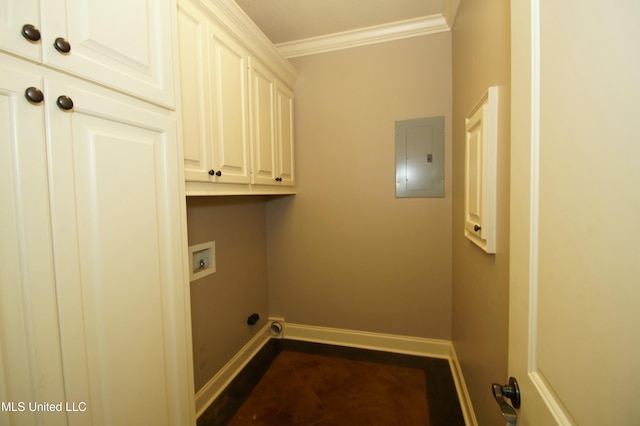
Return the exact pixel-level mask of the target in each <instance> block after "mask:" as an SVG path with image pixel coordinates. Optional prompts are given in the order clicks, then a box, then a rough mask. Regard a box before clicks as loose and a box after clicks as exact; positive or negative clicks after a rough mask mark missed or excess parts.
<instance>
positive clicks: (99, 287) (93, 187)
mask: <svg viewBox="0 0 640 426" xmlns="http://www.w3.org/2000/svg"><path fill="white" fill-rule="evenodd" d="M45 3H46V4H45ZM119 3H123V2H120V1H116V2H115V4H114V2H106V3H105V2H98V1H93V0H67V1H51V2H44V3H42V5H43V8H44V9H45V10H40V8H39V5H40V4H41V3H39V2H29V1H23V0H20V1H18V0H5V1H3V2H0V7H1V8H2V10H3V11H12V14H6V13H5V14H4V15H2V16H1V17H0V20H1V22H0V32H1V33H0V49H1V50H2V51H3V52H0V402H2V410H0V424H3V425H41V424H46V425H66V424H69V425H111V424H113V425H116V424H117V425H140V424H153V425H178V424H179V425H187V424H195V418H194V417H195V408H194V397H193V377H192V375H193V369H192V357H191V340H190V339H191V337H190V336H191V334H190V333H191V332H190V311H189V298H188V297H189V287H188V276H187V271H186V252H187V244H186V226H185V221H186V214H185V203H184V187H183V173H182V165H181V159H182V155H181V146H180V144H179V137H178V124H177V122H178V119H177V114H176V112H175V111H174V110H172V108H174V107H175V96H174V84H173V75H174V71H173V67H174V52H175V49H174V46H173V43H174V40H175V38H174V37H173V36H172V35H173V34H175V32H174V29H175V25H174V23H172V19H173V18H172V17H175V3H172V2H167V1H160V0H146V1H145V0H127V2H126V4H125V3H123V4H119ZM54 4H55V5H57V6H59V7H60V9H56V10H55V11H53V10H49V8H53V5H54ZM122 10H126V11H127V13H122V12H121V11H122ZM44 17H46V18H44ZM26 22H33V23H34V24H32V25H33V27H34V28H35V29H39V30H41V33H40V39H39V40H35V41H28V40H27V38H26V37H25V36H24V35H22V31H23V25H24V24H25V23H26ZM61 28H67V29H68V32H67V33H62V32H61V33H59V34H61V35H60V36H59V37H64V38H65V39H67V41H68V43H69V44H70V45H71V51H70V52H68V53H64V54H62V53H59V52H57V51H56V50H55V47H53V43H54V41H55V38H54V39H53V40H52V39H51V38H52V37H53V36H52V34H53V33H54V32H55V33H56V37H58V35H57V34H58V33H57V32H56V29H61ZM133 29H136V30H138V31H139V33H137V34H139V39H136V40H128V38H129V37H131V32H130V31H131V30H133ZM29 31H31V29H29ZM8 34H11V36H9V35H8ZM16 34H17V36H16ZM156 36H157V37H156ZM163 40H165V41H166V44H164V45H161V44H160V43H162V42H163ZM123 49H124V50H123ZM55 55H59V57H58V56H55ZM53 58H55V59H53ZM67 60H68V61H67ZM78 77H82V79H81V78H78ZM96 83H98V84H96ZM165 107H168V108H165Z"/></svg>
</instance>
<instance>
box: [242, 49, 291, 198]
mask: <svg viewBox="0 0 640 426" xmlns="http://www.w3.org/2000/svg"><path fill="white" fill-rule="evenodd" d="M251 114H252V115H251V117H252V122H251V129H252V135H251V138H252V152H253V158H252V183H255V184H263V185H274V184H275V185H285V186H293V185H294V178H293V92H292V91H291V90H290V89H289V88H288V87H286V85H284V83H282V82H281V81H280V80H278V78H277V77H276V76H275V75H274V74H273V73H272V72H271V71H269V70H268V69H267V68H266V67H265V66H264V65H263V64H262V63H260V62H259V61H258V60H256V59H254V58H252V61H251Z"/></svg>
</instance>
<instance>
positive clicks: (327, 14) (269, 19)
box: [235, 0, 460, 57]
mask: <svg viewBox="0 0 640 426" xmlns="http://www.w3.org/2000/svg"><path fill="white" fill-rule="evenodd" d="M235 1H236V3H237V4H238V5H239V6H240V7H241V8H242V9H243V10H244V11H245V13H246V14H247V15H248V16H249V17H250V18H251V19H252V20H253V22H255V23H256V25H257V26H258V27H259V28H260V29H261V30H262V32H263V33H264V34H265V35H266V36H267V37H268V38H269V39H270V40H271V42H272V43H273V44H275V45H276V47H278V48H279V49H280V50H281V52H283V54H284V55H285V56H287V57H294V56H302V55H305V54H312V53H320V52H323V51H329V50H337V49H342V48H347V47H354V46H356V45H362V44H371V43H375V42H381V41H387V40H391V39H398V38H406V37H413V36H417V35H424V34H428V33H434V32H441V31H447V30H449V29H450V28H451V25H452V24H453V19H454V17H455V12H456V11H457V7H458V4H459V2H460V0H235Z"/></svg>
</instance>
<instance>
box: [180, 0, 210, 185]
mask: <svg viewBox="0 0 640 426" xmlns="http://www.w3.org/2000/svg"><path fill="white" fill-rule="evenodd" d="M207 20H208V17H207V15H206V14H205V13H203V12H202V10H201V9H200V8H199V7H198V6H197V5H196V4H194V3H193V2H191V1H181V2H180V4H179V5H178V35H179V49H180V88H181V108H180V110H181V112H182V144H183V149H184V177H185V180H187V181H190V182H210V181H211V180H212V179H213V177H212V176H211V175H210V174H209V170H211V169H212V168H213V164H212V159H211V156H212V150H213V147H212V143H213V122H212V120H211V109H212V107H211V101H212V96H213V93H212V85H211V81H212V76H211V73H212V70H211V63H210V58H211V57H212V53H211V51H210V49H211V43H210V42H209V40H210V38H211V32H210V26H209V25H208V24H207ZM214 172H215V171H214ZM214 176H215V175H214Z"/></svg>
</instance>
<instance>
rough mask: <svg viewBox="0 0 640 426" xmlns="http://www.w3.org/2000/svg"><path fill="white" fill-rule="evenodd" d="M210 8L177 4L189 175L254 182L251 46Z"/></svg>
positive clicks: (205, 179)
mask: <svg viewBox="0 0 640 426" xmlns="http://www.w3.org/2000/svg"><path fill="white" fill-rule="evenodd" d="M207 13H208V12H206V11H205V10H203V9H202V8H201V7H200V6H199V4H198V2H191V1H184V2H180V5H179V7H178V29H179V47H180V72H181V92H182V105H181V111H182V136H183V145H184V161H185V179H186V180H187V181H190V182H215V183H249V181H250V176H249V113H248V84H247V82H248V81H247V72H248V70H247V67H248V64H247V61H248V52H247V51H246V49H245V48H244V47H243V46H242V45H241V44H240V43H239V42H238V41H236V40H234V39H233V37H231V36H229V35H227V34H225V32H224V31H222V30H221V29H220V28H219V27H218V26H216V25H215V23H214V22H213V21H212V20H211V18H210V16H208V14H207Z"/></svg>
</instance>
